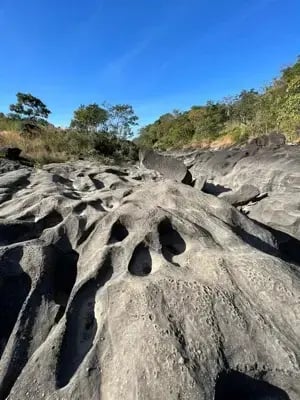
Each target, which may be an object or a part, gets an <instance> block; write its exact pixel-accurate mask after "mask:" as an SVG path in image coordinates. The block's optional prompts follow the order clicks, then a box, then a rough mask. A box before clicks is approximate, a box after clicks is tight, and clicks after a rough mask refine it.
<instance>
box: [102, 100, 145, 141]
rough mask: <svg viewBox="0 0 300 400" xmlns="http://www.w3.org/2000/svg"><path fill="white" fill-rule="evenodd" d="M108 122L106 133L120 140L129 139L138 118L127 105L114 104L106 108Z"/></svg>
mask: <svg viewBox="0 0 300 400" xmlns="http://www.w3.org/2000/svg"><path fill="white" fill-rule="evenodd" d="M107 107H108V109H107V111H108V115H109V120H108V121H107V126H108V131H109V132H110V133H112V134H114V135H116V136H118V137H120V138H124V139H126V138H129V137H131V136H132V135H133V130H132V129H133V127H134V126H136V125H138V123H137V121H138V117H137V116H136V115H135V112H134V110H133V107H132V106H131V105H129V104H116V105H114V106H110V105H108V106H107Z"/></svg>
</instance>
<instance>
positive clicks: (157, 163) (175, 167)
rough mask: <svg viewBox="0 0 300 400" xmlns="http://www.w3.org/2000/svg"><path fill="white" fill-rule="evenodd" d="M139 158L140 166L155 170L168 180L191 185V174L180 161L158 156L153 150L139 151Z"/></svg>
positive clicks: (162, 155) (161, 155)
mask: <svg viewBox="0 0 300 400" xmlns="http://www.w3.org/2000/svg"><path fill="white" fill-rule="evenodd" d="M139 158H140V164H141V166H143V167H145V168H147V169H150V170H155V171H157V172H159V173H160V174H162V175H163V176H165V177H166V178H168V179H173V180H175V181H177V182H182V183H185V184H187V185H190V184H191V183H192V176H191V173H190V172H189V170H188V169H187V168H186V166H185V165H184V163H183V162H182V161H180V160H176V159H175V158H173V157H169V156H167V155H164V154H159V153H157V152H155V151H153V150H140V154H139Z"/></svg>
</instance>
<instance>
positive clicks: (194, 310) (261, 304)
mask: <svg viewBox="0 0 300 400" xmlns="http://www.w3.org/2000/svg"><path fill="white" fill-rule="evenodd" d="M25 171H26V172H25ZM25 171H22V172H20V171H15V172H14V174H15V176H14V175H13V174H12V175H11V172H7V173H3V175H2V176H1V179H2V184H4V183H5V182H6V183H5V185H6V186H7V190H8V191H9V192H10V193H11V197H10V198H9V199H8V200H5V201H3V202H2V203H1V204H0V218H1V221H0V354H1V355H2V357H1V360H0V399H1V400H2V399H5V398H7V399H9V400H24V399H27V398H28V399H34V400H40V399H41V400H42V399H48V400H58V399H59V400H69V399H70V400H71V399H72V400H79V399H80V400H85V399H86V400H100V399H101V400H119V399H126V400H131V399H132V400H133V399H139V400H140V399H145V400H146V399H147V400H148V399H150V400H151V399H152V400H156V399H168V400H173V399H174V400H177V399H181V400H228V399H231V400H233V399H243V400H245V399H250V398H251V399H259V400H266V399H268V400H288V399H290V400H298V399H299V397H300V367H299V362H300V361H299V360H300V347H299V343H300V324H299V321H300V304H299V299H300V276H299V267H298V266H297V265H296V263H295V261H294V260H291V259H288V257H287V253H286V252H282V248H280V247H279V246H278V242H277V240H276V239H275V237H274V235H273V234H272V233H271V232H269V231H268V230H266V229H264V228H262V227H261V226H259V225H258V224H257V223H255V222H253V221H251V220H250V219H249V218H248V217H247V216H245V215H243V214H242V213H240V212H239V211H238V210H237V209H236V208H234V207H232V206H231V205H230V204H228V203H227V202H225V201H224V200H222V199H219V198H218V197H216V196H212V195H209V194H206V193H203V192H201V191H200V190H198V189H196V188H193V187H190V186H187V185H183V184H181V183H178V182H176V181H175V180H168V179H165V178H163V177H161V176H159V175H158V174H157V173H155V172H153V171H147V170H143V169H139V168H138V167H135V166H131V167H128V168H118V167H105V166H102V165H99V164H97V163H91V162H77V163H67V164H56V165H48V166H46V167H44V168H43V169H39V170H35V169H30V168H28V169H26V170H25ZM18 174H20V175H18ZM23 174H24V175H23ZM22 176H25V177H26V179H24V180H22V179H21V177H22ZM15 182H18V185H17V186H15ZM275 184H276V183H275V182H273V185H275ZM13 188H14V189H13ZM259 189H260V190H263V188H262V187H260V188H259ZM268 190H270V185H269V186H268Z"/></svg>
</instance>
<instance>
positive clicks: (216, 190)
mask: <svg viewBox="0 0 300 400" xmlns="http://www.w3.org/2000/svg"><path fill="white" fill-rule="evenodd" d="M202 191H203V192H204V193H207V194H212V195H214V196H219V195H220V194H221V193H226V192H231V191H232V190H231V189H230V188H227V187H225V186H222V185H219V184H214V183H212V182H205V184H204V186H203V189H202Z"/></svg>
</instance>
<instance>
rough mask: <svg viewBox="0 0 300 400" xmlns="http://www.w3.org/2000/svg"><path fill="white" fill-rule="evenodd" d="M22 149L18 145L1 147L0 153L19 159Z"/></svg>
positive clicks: (11, 158) (9, 157) (8, 157)
mask: <svg viewBox="0 0 300 400" xmlns="http://www.w3.org/2000/svg"><path fill="white" fill-rule="evenodd" d="M21 152H22V150H21V149H19V148H18V147H1V148H0V154H1V155H2V157H5V158H7V159H9V160H18V159H19V157H20V154H21Z"/></svg>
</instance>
